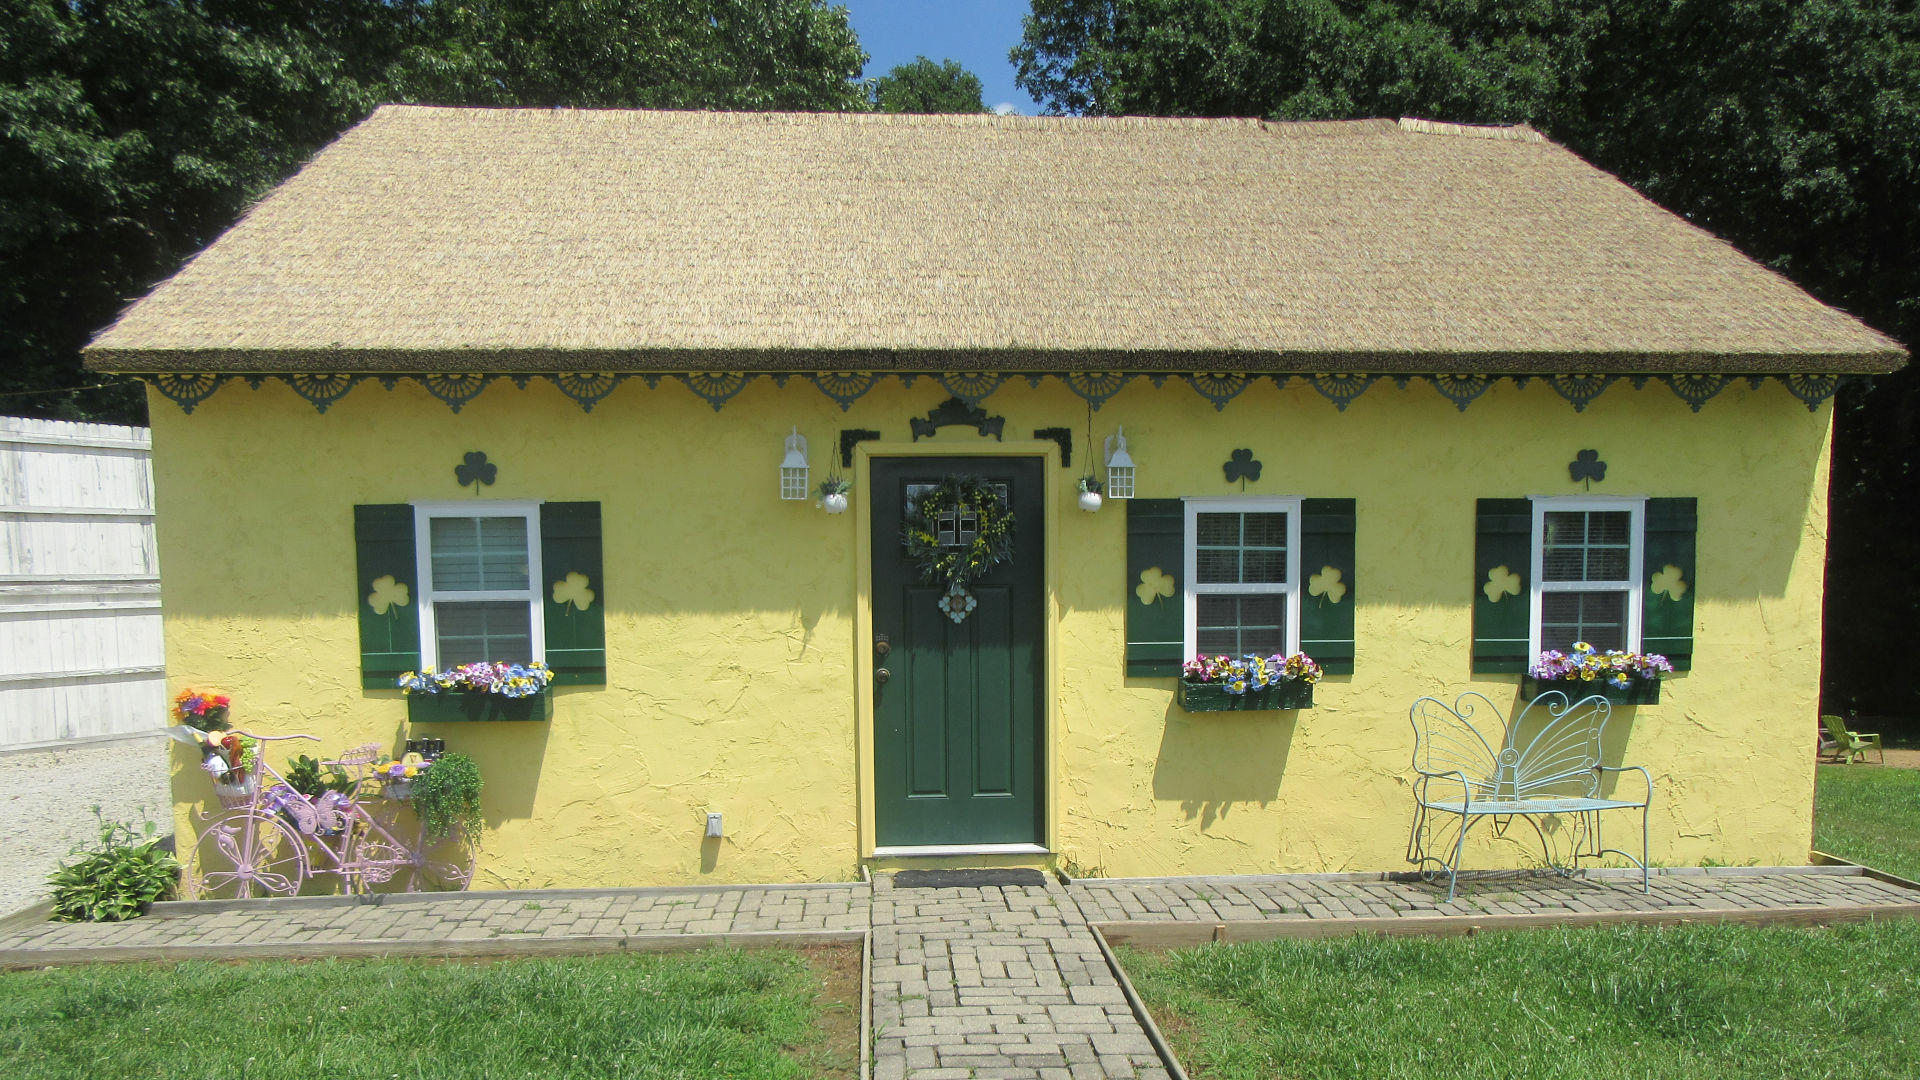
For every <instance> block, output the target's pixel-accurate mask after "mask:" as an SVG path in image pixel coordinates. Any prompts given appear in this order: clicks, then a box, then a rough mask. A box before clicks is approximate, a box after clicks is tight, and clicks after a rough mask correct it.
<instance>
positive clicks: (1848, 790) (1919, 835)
mask: <svg viewBox="0 0 1920 1080" xmlns="http://www.w3.org/2000/svg"><path fill="white" fill-rule="evenodd" d="M1813 846H1814V847H1816V848H1819V849H1820V850H1821V851H1824V852H1827V853H1828V854H1830V855H1838V856H1840V857H1842V858H1845V859H1851V860H1852V861H1854V862H1857V863H1865V864H1866V865H1868V866H1871V867H1875V868H1876V869H1880V870H1885V871H1886V872H1887V873H1889V874H1898V875H1900V876H1901V877H1904V878H1912V879H1917V880H1920V769H1882V768H1869V767H1867V766H1864V765H1822V766H1820V776H1819V781H1818V786H1817V787H1816V788H1815V789H1814V815H1813Z"/></svg>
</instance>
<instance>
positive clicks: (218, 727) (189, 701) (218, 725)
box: [173, 689, 233, 731]
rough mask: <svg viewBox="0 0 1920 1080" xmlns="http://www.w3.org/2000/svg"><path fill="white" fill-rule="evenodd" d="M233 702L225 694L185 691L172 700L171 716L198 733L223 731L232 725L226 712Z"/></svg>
mask: <svg viewBox="0 0 1920 1080" xmlns="http://www.w3.org/2000/svg"><path fill="white" fill-rule="evenodd" d="M232 704H233V700H232V699H231V698H229V697H227V696H226V695H225V694H203V693H201V692H199V691H198V690H193V689H186V690H182V691H180V693H179V694H178V695H177V696H176V697H175V698H174V699H173V715H174V717H175V718H176V719H178V720H179V721H180V722H181V723H183V724H185V725H187V726H188V727H191V728H196V729H198V730H200V731H225V730H227V729H228V728H229V727H231V726H232V725H231V724H229V723H228V722H227V712H228V709H229V708H230V707H231V706H232Z"/></svg>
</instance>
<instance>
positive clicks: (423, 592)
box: [413, 499, 547, 669]
mask: <svg viewBox="0 0 1920 1080" xmlns="http://www.w3.org/2000/svg"><path fill="white" fill-rule="evenodd" d="M437 517H465V518H472V517H503V518H519V519H521V520H522V521H523V522H525V523H526V529H527V587H526V588H525V589H479V590H474V591H470V592H462V591H453V590H449V591H445V592H436V591H435V590H434V588H433V535H432V534H433V524H432V522H433V519H434V518H437ZM413 557H414V575H415V577H414V580H415V581H418V582H419V583H420V587H419V593H420V598H419V601H418V605H417V606H418V607H419V609H420V666H421V668H422V669H426V668H434V667H438V666H439V659H440V658H439V652H440V635H439V628H438V627H437V626H436V625H435V623H434V612H433V605H434V604H435V603H449V604H457V603H484V602H488V601H492V602H495V603H498V602H502V601H515V600H518V601H522V602H524V603H525V604H526V605H527V624H528V632H529V635H530V640H531V642H532V645H533V655H532V656H528V657H517V656H492V657H488V659H489V660H522V661H534V660H539V661H542V662H544V661H545V660H546V658H547V627H546V622H547V620H546V619H545V617H544V616H545V612H544V611H543V610H542V608H541V606H540V596H541V592H542V587H543V583H544V582H545V581H546V573H545V570H544V569H543V568H542V567H541V564H540V502H539V501H538V500H531V499H511V500H509V499H501V500H492V499H489V500H484V501H483V500H474V501H471V502H461V501H445V502H417V503H414V504H413Z"/></svg>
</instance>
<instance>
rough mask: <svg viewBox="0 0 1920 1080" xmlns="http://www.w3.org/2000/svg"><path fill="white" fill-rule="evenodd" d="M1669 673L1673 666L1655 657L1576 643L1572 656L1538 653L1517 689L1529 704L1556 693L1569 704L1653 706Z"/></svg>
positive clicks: (1567, 654) (1653, 654)
mask: <svg viewBox="0 0 1920 1080" xmlns="http://www.w3.org/2000/svg"><path fill="white" fill-rule="evenodd" d="M1672 671H1673V665H1672V664H1671V663H1669V662H1668V661H1667V658H1666V657H1664V656H1661V655H1660V654H1659V653H1630V652H1622V651H1620V650H1619V649H1612V650H1609V651H1606V652H1601V651H1600V650H1599V649H1596V648H1594V647H1593V646H1591V645H1589V644H1587V643H1586V642H1584V641H1576V642H1574V643H1573V651H1572V652H1566V653H1563V652H1558V651H1556V650H1552V649H1549V650H1548V651H1546V652H1543V653H1541V654H1540V658H1539V659H1538V660H1536V661H1534V664H1533V667H1532V668H1530V669H1528V671H1527V677H1526V679H1525V680H1524V681H1523V682H1522V683H1521V684H1520V689H1521V692H1522V693H1524V694H1526V696H1527V698H1528V699H1529V700H1531V699H1533V698H1536V697H1539V696H1540V695H1541V694H1544V693H1546V692H1547V691H1549V690H1558V691H1560V692H1561V693H1563V694H1565V695H1567V699H1568V700H1569V701H1579V700H1580V699H1581V698H1588V697H1596V696H1597V697H1603V698H1606V699H1607V700H1608V701H1610V702H1612V703H1614V704H1615V705H1657V704H1659V702H1660V677H1661V676H1662V675H1667V674H1670V673H1671V672H1672Z"/></svg>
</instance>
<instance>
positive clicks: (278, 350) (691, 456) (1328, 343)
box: [88, 107, 1905, 888]
mask: <svg viewBox="0 0 1920 1080" xmlns="http://www.w3.org/2000/svg"><path fill="white" fill-rule="evenodd" d="M88 356H89V363H90V364H91V366H92V367H93V368H95V369H97V370H101V371H114V372H130V373H136V374H139V375H142V376H144V377H146V378H147V379H148V381H149V385H150V387H151V400H152V426H153V451H154V467H155V470H156V477H155V483H156V489H157V495H158V520H159V542H160V552H161V565H162V567H163V572H164V607H165V623H166V649H167V658H168V671H169V679H170V681H171V683H172V684H173V688H174V689H175V690H178V689H181V688H182V687H186V686H192V687H196V688H201V689H207V690H213V691H218V692H223V693H227V694H230V695H231V696H232V697H233V700H234V719H235V721H236V722H237V723H238V724H239V725H240V726H243V727H246V728H248V729H251V730H257V731H280V732H294V731H304V732H310V733H313V734H316V735H319V736H321V737H322V739H323V740H324V742H325V745H326V747H328V748H329V749H338V748H342V747H345V746H349V745H353V744H358V743H364V742H369V741H371V742H377V743H380V744H382V745H383V746H385V747H387V748H388V749H390V750H395V751H397V750H399V749H400V747H401V745H402V742H403V740H406V739H420V738H437V739H442V740H444V741H445V743H446V744H447V746H448V747H449V748H450V749H458V750H461V751H463V752H465V753H467V754H469V755H471V756H472V757H473V758H474V759H476V760H477V761H478V762H479V764H480V766H481V768H482V771H483V773H484V776H485V782H486V787H485V798H484V809H485V818H486V830H485V836H484V849H483V853H482V855H481V861H480V864H479V870H478V876H477V878H476V880H475V884H476V887H483V888H505V887H540V886H592V885H635V884H676V883H688V882H703V881H711V882H745V881H766V880H777V881H796V880H797V881H806V880H830V879H845V878H848V877H849V876H852V875H854V874H855V873H856V871H857V868H858V867H859V866H860V864H862V863H878V864H882V865H903V864H908V863H914V864H921V865H924V864H925V863H926V862H927V861H936V860H938V861H945V862H948V863H951V862H954V861H959V862H963V863H965V864H969V865H983V864H1000V865H1004V864H1008V863H1012V864H1018V865H1042V866H1055V867H1059V868H1063V869H1069V870H1071V871H1073V872H1077V873H1085V874H1107V875H1147V874H1153V875H1159V874H1230V873H1250V872H1253V873H1257V872H1280V871H1331V870H1355V869H1364V870H1393V869H1403V868H1405V867H1406V861H1405V860H1406V847H1407V836H1408V829H1409V825H1410V823H1411V821H1412V816H1413V815H1412V810H1413V805H1412V797H1411V794H1410V791H1409V785H1408V781H1409V779H1410V778H1411V776H1412V770H1411V769H1410V767H1409V759H1410V752H1411V750H1412V732H1411V730H1410V728H1409V725H1408V708H1409V706H1410V705H1411V704H1412V702H1413V701H1414V700H1415V699H1416V698H1418V697H1419V696H1421V695H1427V694H1434V695H1440V696H1444V697H1447V698H1451V697H1452V696H1453V695H1455V694H1458V693H1460V692H1463V691H1467V690H1477V691H1480V692H1483V693H1485V694H1487V695H1489V696H1490V697H1491V698H1493V700H1494V701H1495V702H1497V703H1499V704H1500V705H1501V706H1502V707H1503V708H1505V707H1508V706H1509V705H1517V704H1518V703H1520V702H1521V700H1522V698H1523V695H1526V694H1528V693H1530V692H1531V689H1532V687H1531V685H1530V680H1529V679H1528V677H1527V674H1526V671H1527V669H1528V667H1529V666H1530V664H1531V663H1532V661H1533V658H1534V657H1535V656H1536V655H1537V654H1539V653H1540V652H1542V651H1543V650H1549V649H1562V650H1564V649H1566V648H1567V647H1569V646H1570V644H1571V643H1572V642H1573V641H1575V640H1582V639H1584V640H1586V641H1589V642H1592V643H1594V644H1595V645H1596V646H1598V647H1600V648H1617V649H1622V650H1626V651H1630V652H1641V651H1644V652H1656V653H1662V654H1664V655H1666V656H1668V657H1669V658H1670V659H1671V661H1672V662H1673V663H1674V665H1675V667H1676V668H1678V669H1679V670H1677V671H1676V672H1675V673H1674V674H1673V675H1672V676H1671V677H1669V678H1667V679H1665V680H1664V681H1662V682H1661V683H1660V684H1659V686H1658V687H1657V690H1658V693H1657V695H1651V696H1654V697H1657V700H1655V701H1651V702H1647V701H1645V700H1644V698H1645V697H1646V696H1649V695H1642V698H1641V700H1642V702H1643V703H1639V704H1631V705H1622V707H1621V708H1620V709H1619V710H1618V712H1617V713H1616V716H1615V721H1614V723H1613V725H1612V727H1611V728H1610V735H1611V738H1610V739H1609V745H1608V747H1607V755H1608V756H1609V757H1610V758H1613V759H1616V760H1625V761H1628V762H1631V763H1634V764H1640V765H1644V766H1647V767H1648V768H1649V769H1650V770H1651V772H1652V773H1653V776H1654V779H1655V783H1656V793H1655V800H1654V806H1653V812H1652V854H1653V861H1654V862H1655V863H1665V864H1669V865H1686V864H1697V863H1700V862H1702V861H1705V860H1718V861H1722V862H1731V863H1741V862H1749V861H1757V862H1760V863H1797V862H1802V861H1804V860H1805V858H1806V854H1807V849H1808V840H1809V836H1808V831H1809V820H1810V814H1811V804H1812V797H1813V755H1812V754H1811V753H1810V752H1809V751H1810V749H1811V743H1812V738H1813V733H1812V731H1811V728H1812V726H1813V722H1814V717H1815V708H1816V702H1815V698H1816V688H1817V686H1818V683H1819V668H1820V609H1821V577H1822V566H1823V560H1824V555H1825V529H1826V509H1825V508H1826V493H1827V473H1828V445H1829V434H1830V429H1831V421H1832V412H1831V408H1830V406H1829V404H1828V402H1829V401H1830V399H1831V397H1832V394H1833V391H1834V388H1835V386H1836V384H1837V383H1838V382H1839V381H1840V379H1842V378H1843V377H1845V376H1847V375H1850V374H1856V373H1872V372H1884V371H1888V370H1891V369H1893V368H1896V367H1898V366H1899V365H1900V364H1902V363H1903V362H1904V360H1905V352H1904V351H1903V350H1902V349H1901V347H1900V346H1898V345H1897V344H1896V343H1894V342H1892V341H1890V340H1888V339H1886V338H1885V337H1882V336H1880V335H1878V334H1876V333H1874V332H1872V331H1870V330H1868V329H1867V328H1865V327H1864V326H1862V325H1861V324H1860V323H1858V322H1857V321H1855V320H1854V319H1852V318H1851V317H1849V316H1847V315H1845V314H1842V313H1840V312H1838V311H1835V310H1833V309H1831V308H1828V307H1825V306H1823V305H1821V304H1820V303H1819V302H1817V301H1815V300H1814V299H1812V298H1811V297H1809V296H1807V295H1806V294H1805V293H1803V292H1801V291H1800V290H1799V289H1797V288H1795V287H1794V286H1793V285H1791V284H1789V283H1788V282H1787V281H1785V280H1783V279H1782V278H1780V277H1778V276H1777V275H1775V274H1773V273H1771V272H1769V271H1767V270H1766V269H1764V268H1762V267H1760V266H1758V265H1756V264H1755V263H1753V262H1751V261H1750V260H1748V259H1746V258H1745V257H1743V256H1741V255H1740V254H1739V253H1738V252H1735V251H1733V250H1732V249H1730V248H1729V247H1728V246H1727V245H1725V244H1724V243H1721V242H1720V241H1718V240H1716V239H1715V238H1714V237H1712V236H1710V235H1708V234H1706V233H1704V232H1702V231H1700V230H1698V229H1696V228H1694V227H1692V226H1690V225H1688V224H1687V223H1686V222H1684V221H1682V220H1680V219H1678V218H1676V217H1674V216H1673V215H1671V214H1668V213H1666V212H1665V211H1663V210H1661V209H1659V208H1658V207H1656V206H1654V205H1652V204H1651V203H1649V202H1647V201H1646V200H1645V199H1643V198H1641V197H1640V196H1638V195H1637V194H1635V193H1634V192H1633V191H1632V190H1630V189H1629V188H1627V187H1626V186H1625V185H1623V184H1621V183H1619V182H1618V181H1616V180H1614V179H1613V178H1611V177H1609V176H1607V175H1605V174H1604V173H1601V172H1599V171H1598V170H1596V169H1594V168H1593V167H1591V166H1590V165H1588V164H1586V163H1585V162H1583V161H1581V160H1580V159H1578V158H1577V157H1575V156H1574V155H1573V154H1571V153H1569V152H1568V151H1566V150H1565V149H1562V148H1561V147H1558V146H1555V145H1553V144H1552V143H1550V142H1547V141H1545V140H1544V139H1542V138H1541V137H1540V136H1539V135H1538V134H1536V133H1534V132H1533V131H1531V130H1529V129H1526V128H1466V127H1458V126H1453V125H1445V124H1436V123H1429V122H1423V121H1413V120H1402V121H1399V122H1394V121H1390V120H1372V121H1358V122H1347V123H1311V124H1274V123H1264V122H1260V121H1254V120H1160V119H1091V120H1081V119H1037V118H1024V117H992V116H966V117H945V116H943V117H906V116H869V115H858V116H854V115H784V114H780V115H762V114H741V113H736V114H711V113H672V112H594V111H569V110H461V109H434V108H420V107H388V108H383V109H381V110H379V111H378V112H376V113H375V114H374V115H373V116H372V117H371V118H370V119H368V120H367V121H366V122H365V123H363V124H361V125H359V126H358V127H356V128H354V129H353V130H351V131H349V132H348V133H347V134H346V135H344V136H342V137H341V138H340V139H339V140H338V141H337V142H336V143H334V144H333V145H331V146H329V147H328V148H327V149H325V150H324V151H322V152H321V153H320V154H319V155H318V156H317V157H316V158H315V159H314V160H313V162H312V163H311V164H310V165H308V166H307V167H306V168H305V169H303V170H301V172H300V173H299V174H297V175H296V176H294V177H293V178H292V179H291V180H289V181H287V182H286V183H285V184H284V185H282V186H281V187H280V188H279V189H278V190H276V191H275V192H273V193H272V194H271V195H270V196H268V197H267V198H266V199H265V200H264V201H262V202H261V203H260V204H259V205H258V206H257V207H256V208H255V209H254V210H253V211H252V212H251V213H250V214H248V215H247V217H246V218H245V219H244V220H242V221H241V222H240V223H239V224H238V225H236V226H235V227H234V228H233V229H232V230H231V231H229V232H228V233H227V234H226V235H225V236H223V237H221V238H220V239H219V240H218V241H216V242H215V243H214V244H213V245H211V246H210V247H209V248H208V249H207V250H206V251H205V252H203V253H202V254H201V255H199V256H198V257H197V258H196V259H195V260H194V261H193V262H192V263H190V264H189V265H188V266H187V267H186V268H185V269H183V270H182V271H181V272H180V273H179V274H178V275H176V276H175V277H173V278H172V279H171V280H169V281H167V282H165V283H163V284H161V285H160V286H158V287H157V288H155V289H154V290H153V292H152V294H151V295H149V296H147V297H146V298H144V299H142V300H140V301H139V302H138V303H136V304H134V305H133V306H132V307H131V308H130V309H129V311H128V312H127V313H126V314H125V316H124V317H123V318H121V319H120V321H119V322H118V323H117V324H116V325H114V326H113V327H111V328H110V329H108V330H107V331H105V332H104V333H102V334H101V335H100V336H99V338H98V339H97V340H96V341H95V342H94V343H93V344H92V346H91V347H90V349H89V350H88ZM1083 479H1085V480H1089V481H1093V482H1097V484H1098V485H1099V486H1100V487H1101V488H1103V489H1104V490H1103V491H1100V492H1093V493H1083V491H1082V481H1083ZM832 481H839V482H844V484H845V488H844V490H843V491H837V490H836V489H835V486H833V485H830V486H829V487H827V489H826V490H825V492H824V494H823V491H822V484H823V482H832ZM1089 486H1092V485H1089ZM1088 494H1098V495H1102V496H1103V498H1093V497H1087V495H1088ZM1570 568H1571V569H1570ZM1200 652H1205V653H1209V654H1225V655H1230V656H1242V655H1247V654H1253V655H1257V656H1279V657H1285V656H1288V655H1292V654H1296V653H1305V654H1307V655H1309V656H1310V657H1312V658H1313V659H1314V660H1315V661H1316V662H1317V663H1318V664H1319V665H1321V667H1322V668H1323V669H1324V671H1325V673H1326V674H1325V676H1324V677H1323V678H1322V679H1321V680H1320V681H1319V682H1318V683H1317V684H1314V685H1312V686H1311V687H1310V688H1303V686H1293V687H1291V688H1288V693H1290V694H1292V695H1293V696H1292V699H1291V700H1276V701H1270V702H1268V704H1269V705H1271V706H1273V707H1269V708H1257V709H1248V708H1235V709H1231V710H1228V711H1209V710H1210V708H1211V706H1210V705H1209V704H1208V702H1206V701H1203V700H1202V698H1203V697H1204V695H1202V694H1199V693H1197V692H1195V693H1191V694H1190V693H1188V692H1186V691H1183V690H1182V689H1181V680H1180V678H1179V675H1180V671H1181V664H1182V662H1183V660H1184V659H1186V658H1188V657H1191V656H1193V655H1194V654H1196V653H1200ZM477 660H485V661H511V662H519V663H525V662H531V661H541V662H544V663H545V664H547V665H548V666H549V667H550V668H551V669H552V670H553V671H554V672H555V673H556V678H555V680H554V684H553V685H552V686H551V687H550V688H548V689H546V690H545V691H543V692H541V693H539V694H537V695H534V696H532V697H527V698H515V699H505V698H499V697H491V698H487V697H469V696H467V695H460V694H447V695H422V694H414V695H403V694H402V692H401V691H400V690H399V689H397V688H396V686H397V680H398V679H399V678H401V677H402V676H403V675H405V674H407V673H410V672H415V671H419V670H421V669H422V668H425V667H437V668H441V669H444V668H446V667H448V666H451V665H455V664H459V663H464V662H470V661H477ZM1224 700H1226V699H1220V700H1219V701H1214V702H1213V704H1219V703H1220V701H1224ZM1227 703H1228V704H1237V705H1244V704H1245V703H1246V702H1245V699H1241V700H1239V701H1227ZM197 764H198V762H197V758H196V757H195V756H194V755H191V754H189V753H187V752H186V751H185V749H184V748H182V752H181V753H180V755H179V757H178V759H177V762H176V776H175V788H174V790H175V798H176V814H175V817H176V822H177V824H178V826H179V828H180V830H181V834H182V843H183V845H184V844H185V843H187V842H189V841H190V838H191V835H192V833H193V830H194V829H195V828H196V825H197V821H196V819H195V818H194V817H193V816H192V814H191V812H192V811H194V810H196V809H200V808H203V807H205V806H207V805H208V804H209V802H210V794H211V791H210V788H209V786H208V782H207V778H206V776H205V775H204V774H203V773H201V772H200V771H199V770H198V769H197V768H196V767H195V766H196V765H197ZM710 815H719V818H718V819H717V820H713V819H710ZM716 832H717V833H718V834H719V835H717V836H715V835H711V834H712V833H716ZM1531 857H1533V856H1530V855H1529V853H1528V852H1527V851H1526V850H1525V849H1524V848H1523V847H1520V846H1506V845H1503V844H1501V843H1499V842H1496V841H1493V840H1491V839H1489V840H1487V841H1485V843H1484V850H1481V851H1477V852H1475V853H1474V854H1473V855H1472V856H1471V858H1470V862H1471V863H1472V864H1473V865H1481V866H1485V865H1516V864H1524V863H1525V862H1526V861H1527V860H1528V859H1529V858H1531Z"/></svg>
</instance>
